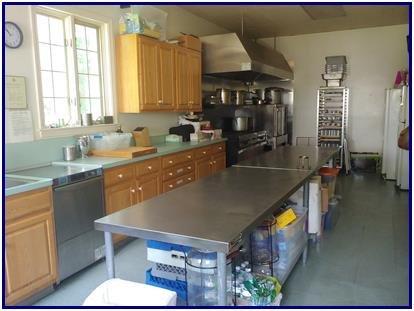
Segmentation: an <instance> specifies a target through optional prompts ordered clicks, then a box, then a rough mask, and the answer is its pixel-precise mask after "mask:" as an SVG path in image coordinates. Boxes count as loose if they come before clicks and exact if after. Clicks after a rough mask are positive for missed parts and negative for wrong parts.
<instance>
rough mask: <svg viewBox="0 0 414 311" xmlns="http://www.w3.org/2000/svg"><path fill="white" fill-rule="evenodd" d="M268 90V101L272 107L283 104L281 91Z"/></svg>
mask: <svg viewBox="0 0 414 311" xmlns="http://www.w3.org/2000/svg"><path fill="white" fill-rule="evenodd" d="M266 90H267V96H266V97H267V98H266V100H267V101H269V103H270V104H272V105H280V104H281V102H282V92H281V90H280V89H277V88H268V89H266Z"/></svg>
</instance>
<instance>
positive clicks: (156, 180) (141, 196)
mask: <svg viewBox="0 0 414 311" xmlns="http://www.w3.org/2000/svg"><path fill="white" fill-rule="evenodd" d="M137 185H138V187H137V188H138V202H142V201H145V200H149V199H151V198H153V197H156V196H157V195H158V194H159V193H160V187H161V186H160V185H161V184H160V176H159V175H157V174H154V175H151V176H147V177H145V178H141V179H139V180H138V181H137Z"/></svg>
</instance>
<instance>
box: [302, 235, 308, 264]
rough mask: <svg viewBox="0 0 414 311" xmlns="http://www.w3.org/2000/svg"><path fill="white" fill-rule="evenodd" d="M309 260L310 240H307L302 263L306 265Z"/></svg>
mask: <svg viewBox="0 0 414 311" xmlns="http://www.w3.org/2000/svg"><path fill="white" fill-rule="evenodd" d="M307 261H308V240H306V245H305V248H304V250H303V253H302V264H303V265H306V262H307Z"/></svg>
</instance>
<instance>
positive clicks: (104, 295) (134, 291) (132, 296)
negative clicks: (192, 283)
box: [83, 279, 177, 306]
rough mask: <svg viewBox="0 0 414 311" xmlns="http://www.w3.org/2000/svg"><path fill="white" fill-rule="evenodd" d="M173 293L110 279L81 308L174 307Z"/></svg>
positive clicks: (175, 297) (174, 298)
mask: <svg viewBox="0 0 414 311" xmlns="http://www.w3.org/2000/svg"><path fill="white" fill-rule="evenodd" d="M176 300H177V294H176V293H175V292H173V291H170V290H167V289H162V288H157V287H154V286H149V285H145V284H141V283H135V282H131V281H125V280H121V279H110V280H107V281H105V282H103V283H102V284H101V285H99V286H98V287H97V288H96V289H95V290H94V291H93V292H92V293H91V294H90V295H89V296H88V297H87V298H86V299H85V301H84V303H83V306H175V305H176Z"/></svg>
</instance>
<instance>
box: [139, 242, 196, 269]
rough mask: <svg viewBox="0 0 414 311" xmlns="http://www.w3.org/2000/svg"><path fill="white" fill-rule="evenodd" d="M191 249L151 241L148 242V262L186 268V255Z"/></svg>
mask: <svg viewBox="0 0 414 311" xmlns="http://www.w3.org/2000/svg"><path fill="white" fill-rule="evenodd" d="M190 250H191V247H188V246H183V245H178V244H173V243H166V242H159V241H153V240H149V241H147V259H148V261H152V262H156V263H161V264H164V265H169V266H175V267H179V268H183V269H184V268H185V257H186V254H187V253H188V252H189V251H190Z"/></svg>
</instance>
